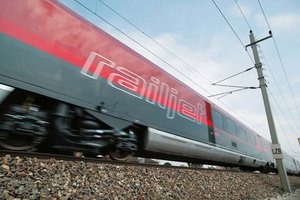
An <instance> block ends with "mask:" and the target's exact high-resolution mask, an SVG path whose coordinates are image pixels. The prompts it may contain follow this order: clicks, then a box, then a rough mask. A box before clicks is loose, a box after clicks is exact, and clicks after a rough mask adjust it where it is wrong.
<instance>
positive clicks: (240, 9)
mask: <svg viewBox="0 0 300 200" xmlns="http://www.w3.org/2000/svg"><path fill="white" fill-rule="evenodd" d="M235 3H236V5H237V7H238V8H239V10H240V12H241V14H242V15H243V18H244V20H245V22H246V24H247V25H248V28H249V29H250V30H252V28H251V26H250V24H249V23H248V20H247V19H246V17H245V15H244V12H243V11H242V9H241V7H240V5H239V4H238V2H237V0H235Z"/></svg>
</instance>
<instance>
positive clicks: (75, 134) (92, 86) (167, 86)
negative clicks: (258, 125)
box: [0, 0, 300, 173]
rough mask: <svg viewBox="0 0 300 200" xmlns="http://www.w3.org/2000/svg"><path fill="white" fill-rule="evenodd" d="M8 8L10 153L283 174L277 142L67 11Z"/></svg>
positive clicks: (47, 4) (0, 95)
mask: <svg viewBox="0 0 300 200" xmlns="http://www.w3.org/2000/svg"><path fill="white" fill-rule="evenodd" d="M0 7H1V12H0V42H1V45H0V58H1V60H0V107H1V109H0V146H1V148H6V149H11V150H32V149H52V150H59V151H70V152H72V151H81V152H84V154H86V155H97V154H109V155H111V156H112V157H113V158H115V159H119V160H122V159H126V158H127V157H128V156H129V155H136V156H142V157H153V158H162V159H173V160H179V161H187V162H202V163H208V164H217V165H225V166H239V167H241V168H243V169H261V170H265V171H274V170H276V169H275V168H276V166H275V162H274V160H273V158H272V154H271V147H270V142H269V141H267V140H266V139H264V138H263V137H261V136H259V135H258V134H257V133H255V132H254V131H253V130H251V129H249V128H248V127H247V126H245V125H244V124H243V123H241V122H239V121H238V120H237V119H235V118H233V117H232V116H230V115H229V114H228V113H226V112H224V111H223V110H222V109H220V108H218V107H217V106H216V105H214V104H212V103H211V102H210V101H208V100H207V99H206V98H204V97H203V96H201V95H200V94H198V93H197V92H195V91H194V90H192V89H191V88H189V87H188V86H187V85H185V84H184V83H182V82H180V81H179V80H177V79H175V78H174V77H172V76H171V75H170V74H168V73H166V72H165V71H163V70H162V69H161V68H159V67H158V66H156V65H155V64H153V63H152V62H150V61H149V60H147V59H145V58H144V57H142V56H141V55H139V54H138V53H136V52H135V51H133V50H132V49H130V48H128V47H127V46H126V45H124V44H122V43H121V42H119V41H118V40H116V39H115V38H113V37H111V36H110V35H109V34H107V33H105V32H104V31H103V30H101V29H99V28H98V27H96V26H95V25H94V24H92V23H90V22H88V21H87V20H85V19H83V18H82V17H80V16H79V15H78V14H76V13H75V12H73V11H72V10H70V9H69V8H67V7H65V6H64V5H62V4H61V3H60V2H58V1H56V0H39V1H36V0H22V1H7V0H0ZM285 165H286V168H287V170H288V172H290V173H298V172H299V171H300V165H299V162H298V161H297V160H296V159H294V158H292V157H291V156H289V155H287V154H286V155H285Z"/></svg>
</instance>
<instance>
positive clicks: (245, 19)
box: [235, 0, 297, 134]
mask: <svg viewBox="0 0 300 200" xmlns="http://www.w3.org/2000/svg"><path fill="white" fill-rule="evenodd" d="M235 3H236V5H237V7H238V8H239V11H240V13H241V15H242V16H243V18H244V21H245V22H246V24H247V25H248V28H249V29H250V30H252V28H251V26H250V23H249V22H248V20H247V18H246V16H245V15H244V13H243V11H242V9H241V7H240V5H239V3H238V2H237V0H235ZM258 3H259V5H260V8H261V10H262V12H263V15H264V17H265V20H266V21H267V24H268V27H269V30H270V31H271V27H270V24H269V22H268V20H267V18H266V15H265V12H264V11H263V9H262V6H261V4H260V2H259V0H258ZM273 40H274V38H273ZM275 45H276V43H275ZM257 46H258V47H259V49H260V52H261V54H262V56H263V58H264V60H265V62H266V64H267V66H268V67H269V70H270V72H271V75H272V76H273V78H274V80H275V83H276V86H277V88H278V90H279V92H280V94H281V96H282V98H283V100H284V101H285V105H288V104H287V103H286V99H285V98H284V96H283V94H282V92H281V90H280V87H279V84H278V82H277V80H276V78H275V76H274V74H273V73H272V71H271V67H270V66H269V65H268V62H267V60H266V58H265V56H264V54H263V51H262V49H261V48H260V46H259V45H257ZM268 89H269V88H268ZM269 90H270V89H269ZM272 96H273V95H272ZM273 97H274V96H273ZM277 106H278V107H279V108H280V110H281V107H280V105H279V104H278V103H277ZM288 110H289V112H290V114H292V112H291V110H290V108H289V106H288ZM291 116H292V117H293V114H292V115H291ZM285 120H286V121H288V119H287V118H285ZM293 120H294V122H295V124H297V123H296V121H295V119H294V117H293ZM288 123H289V124H290V122H288ZM290 126H291V125H290ZM284 134H285V132H284Z"/></svg>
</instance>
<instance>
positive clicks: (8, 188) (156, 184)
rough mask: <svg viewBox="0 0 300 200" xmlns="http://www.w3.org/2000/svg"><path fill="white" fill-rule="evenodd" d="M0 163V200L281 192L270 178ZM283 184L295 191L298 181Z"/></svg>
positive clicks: (205, 196) (267, 195)
mask: <svg viewBox="0 0 300 200" xmlns="http://www.w3.org/2000/svg"><path fill="white" fill-rule="evenodd" d="M0 161H1V162H0V166H1V167H0V199H113V200H119V199H265V198H271V197H276V196H278V194H281V193H282V191H281V189H280V181H279V177H278V176H276V175H265V174H255V173H241V172H226V171H207V170H205V171H203V170H192V169H174V168H159V167H157V168H156V167H148V168H147V167H142V166H130V165H112V164H96V163H89V162H83V161H81V162H79V161H61V160H55V159H48V160H41V159H36V158H20V157H11V156H9V155H6V156H5V157H1V158H0ZM289 180H290V182H291V185H292V187H293V189H295V188H300V178H299V177H294V176H290V177H289Z"/></svg>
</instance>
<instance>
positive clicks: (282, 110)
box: [267, 87, 296, 133]
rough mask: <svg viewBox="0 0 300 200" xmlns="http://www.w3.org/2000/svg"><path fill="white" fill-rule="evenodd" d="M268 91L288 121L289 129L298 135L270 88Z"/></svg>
mask: <svg viewBox="0 0 300 200" xmlns="http://www.w3.org/2000/svg"><path fill="white" fill-rule="evenodd" d="M267 89H268V90H269V93H270V94H271V97H272V98H273V100H274V102H275V103H276V105H277V107H278V108H279V110H280V112H281V114H282V116H283V117H284V119H285V120H286V121H287V123H288V125H289V127H290V128H291V129H292V130H293V131H294V132H295V133H296V131H295V129H294V128H293V126H292V125H291V123H290V121H289V120H287V117H286V116H285V114H284V112H283V110H282V109H281V107H280V105H279V103H278V101H277V100H276V98H275V96H274V95H273V94H272V92H271V90H270V89H269V88H268V87H267Z"/></svg>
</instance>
